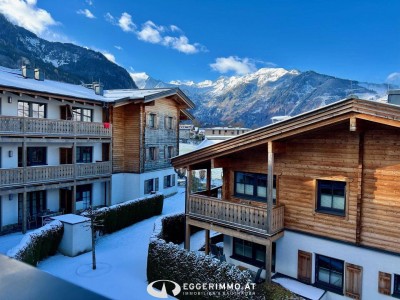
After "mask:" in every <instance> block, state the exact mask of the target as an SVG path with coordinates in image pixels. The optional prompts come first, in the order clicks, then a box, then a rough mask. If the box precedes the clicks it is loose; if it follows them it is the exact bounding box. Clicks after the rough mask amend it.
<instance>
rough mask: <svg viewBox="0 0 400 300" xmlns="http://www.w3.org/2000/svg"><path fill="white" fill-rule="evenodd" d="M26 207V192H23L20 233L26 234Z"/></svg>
mask: <svg viewBox="0 0 400 300" xmlns="http://www.w3.org/2000/svg"><path fill="white" fill-rule="evenodd" d="M27 209H28V205H27V192H26V191H24V192H23V193H22V233H23V234H25V233H26V229H27V228H26V227H27V226H26V225H27V219H28V212H27Z"/></svg>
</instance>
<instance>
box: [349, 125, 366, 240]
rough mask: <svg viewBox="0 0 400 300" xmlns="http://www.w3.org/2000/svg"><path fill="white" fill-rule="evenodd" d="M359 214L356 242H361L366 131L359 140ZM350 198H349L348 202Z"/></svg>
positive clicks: (360, 135)
mask: <svg viewBox="0 0 400 300" xmlns="http://www.w3.org/2000/svg"><path fill="white" fill-rule="evenodd" d="M357 173H358V174H357V178H358V179H357V215H356V224H357V227H356V244H357V245H360V244H361V230H362V202H363V199H364V133H363V132H362V133H360V134H359V142H358V172H357ZM348 201H349V199H347V202H348Z"/></svg>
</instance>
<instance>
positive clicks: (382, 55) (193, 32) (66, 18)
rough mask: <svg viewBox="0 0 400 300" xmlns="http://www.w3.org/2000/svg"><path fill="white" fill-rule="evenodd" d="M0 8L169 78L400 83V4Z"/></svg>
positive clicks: (20, 3)
mask: <svg viewBox="0 0 400 300" xmlns="http://www.w3.org/2000/svg"><path fill="white" fill-rule="evenodd" d="M0 12H2V13H4V14H5V15H6V16H7V17H8V18H9V19H10V20H11V21H13V22H14V23H16V24H18V25H21V26H23V27H25V28H27V29H30V30H31V31H34V32H35V33H37V34H38V35H39V36H41V37H44V38H46V39H51V40H53V41H62V42H65V41H67V42H73V43H76V44H79V45H81V46H85V47H89V48H92V49H95V50H97V51H101V52H103V53H104V54H105V55H106V56H107V57H108V58H109V59H110V60H114V61H116V63H118V64H120V65H122V66H123V67H125V68H126V69H127V70H128V71H129V72H131V73H135V74H136V73H137V76H140V74H141V73H143V72H145V73H147V74H149V75H150V76H152V77H154V78H157V79H160V80H163V81H165V82H169V81H171V80H181V81H186V80H193V81H195V82H199V81H203V80H206V79H211V80H214V79H216V78H218V77H219V76H221V75H226V76H231V75H242V74H246V73H248V72H253V71H255V70H257V69H259V68H261V67H282V68H286V69H297V70H300V71H307V70H314V71H316V72H320V73H324V74H329V75H333V76H337V77H341V78H348V79H354V80H360V81H369V82H377V83H381V82H393V83H399V82H400V36H399V34H400V18H399V16H400V1H397V0H381V1H379V0H375V1H369V0H362V1H361V0H360V1H355V0H353V1H351V0H347V1H345V0H335V1H322V0H320V1H317V0H308V1H306V0H304V1H299V0H259V1H257V0H253V1H251V0H250V1H249V0H247V1H238V0H229V1H228V0H225V1H222V0H202V1H199V0H185V1H178V0H168V1H166V0H135V1H129V0H113V1H108V0H57V1H55V0H0Z"/></svg>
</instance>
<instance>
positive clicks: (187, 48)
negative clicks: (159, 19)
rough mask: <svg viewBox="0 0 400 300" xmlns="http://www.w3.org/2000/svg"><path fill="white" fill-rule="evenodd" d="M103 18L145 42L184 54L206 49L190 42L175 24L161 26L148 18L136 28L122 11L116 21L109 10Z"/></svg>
mask: <svg viewBox="0 0 400 300" xmlns="http://www.w3.org/2000/svg"><path fill="white" fill-rule="evenodd" d="M104 18H105V19H106V21H107V22H109V23H111V24H113V25H117V26H119V27H120V28H121V29H122V30H123V31H125V32H132V33H134V34H136V37H137V38H138V39H139V40H141V41H144V42H147V43H151V44H158V45H163V46H165V47H167V48H172V49H175V50H178V51H179V52H182V53H185V54H194V53H197V52H207V51H208V50H207V48H206V47H205V46H203V45H201V44H199V43H190V42H189V39H188V37H187V36H185V35H184V34H183V31H182V30H181V29H180V28H179V27H178V26H176V25H169V26H162V25H157V24H156V23H154V22H153V21H151V20H148V21H147V22H145V23H143V24H142V25H141V27H140V30H138V29H137V26H136V24H135V23H133V21H132V16H131V15H130V14H128V13H127V12H124V13H122V15H121V17H120V18H119V20H118V22H117V20H116V18H115V17H114V16H113V15H112V14H110V13H109V12H108V13H106V14H105V15H104ZM117 49H118V48H117Z"/></svg>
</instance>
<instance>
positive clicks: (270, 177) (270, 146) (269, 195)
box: [267, 142, 274, 233]
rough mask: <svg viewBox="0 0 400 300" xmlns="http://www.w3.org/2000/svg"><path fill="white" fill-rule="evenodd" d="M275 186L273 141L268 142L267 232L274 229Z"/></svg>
mask: <svg viewBox="0 0 400 300" xmlns="http://www.w3.org/2000/svg"><path fill="white" fill-rule="evenodd" d="M273 187H274V152H273V144H272V142H268V178H267V232H268V233H271V230H272V208H273V205H274V200H273Z"/></svg>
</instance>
